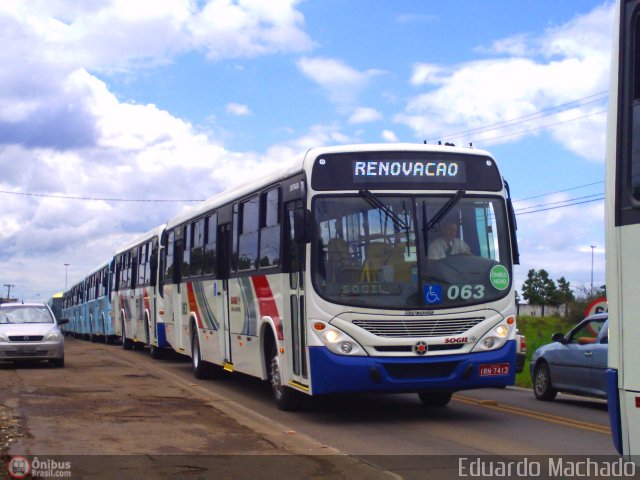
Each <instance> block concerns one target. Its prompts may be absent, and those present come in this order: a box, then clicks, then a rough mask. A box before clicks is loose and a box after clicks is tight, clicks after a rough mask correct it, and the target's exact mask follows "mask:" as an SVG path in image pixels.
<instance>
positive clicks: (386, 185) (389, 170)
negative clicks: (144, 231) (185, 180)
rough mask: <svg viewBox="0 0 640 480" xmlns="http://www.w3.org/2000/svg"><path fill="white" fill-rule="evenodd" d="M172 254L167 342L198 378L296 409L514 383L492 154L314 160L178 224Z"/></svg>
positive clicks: (336, 151)
mask: <svg viewBox="0 0 640 480" xmlns="http://www.w3.org/2000/svg"><path fill="white" fill-rule="evenodd" d="M451 224H453V226H451ZM447 225H448V226H447ZM445 230H449V231H451V230H453V232H452V233H450V234H449V235H451V237H452V238H446V235H447V234H445V233H443V232H444V231H445ZM453 237H455V238H453ZM445 240H451V241H452V243H453V247H444V246H443V245H444V243H443V242H445ZM163 247H164V262H163V263H164V269H163V270H164V272H163V273H164V275H163V287H162V288H163V296H164V302H165V312H164V316H163V323H164V325H165V327H166V335H167V340H168V342H169V343H170V344H171V345H172V346H173V347H174V349H175V350H176V351H178V352H180V353H183V354H186V355H189V356H191V358H192V364H193V370H194V373H195V375H196V376H197V377H199V378H201V377H206V376H219V375H221V374H222V373H223V370H227V371H239V372H243V373H245V374H249V375H253V376H256V377H258V378H261V379H263V380H269V381H270V383H271V386H272V389H273V393H274V398H275V400H276V404H277V405H278V407H279V408H281V409H284V410H290V409H294V408H296V407H297V406H298V404H299V402H300V400H301V399H302V398H303V397H304V395H313V394H326V393H336V392H415V393H418V394H419V396H420V399H421V401H422V402H423V403H424V404H425V405H434V406H441V405H445V404H446V403H447V402H448V401H449V400H450V398H451V395H452V393H453V392H455V391H457V390H464V389H471V388H479V387H499V386H505V385H510V384H513V382H514V375H515V356H516V353H515V352H516V345H515V338H516V324H515V296H514V290H513V276H512V265H513V263H514V261H515V262H516V263H517V257H518V254H517V246H516V236H515V219H514V215H513V209H512V207H511V201H510V199H509V195H508V189H507V187H506V183H505V182H504V181H503V179H502V177H501V176H500V173H499V171H498V167H497V165H496V162H495V160H494V159H493V158H492V157H491V156H490V155H489V153H487V152H485V151H481V150H474V149H464V148H455V147H444V146H430V145H420V144H415V145H414V144H384V145H355V146H341V147H330V148H317V149H312V150H309V151H308V152H307V153H306V154H305V155H304V156H301V157H300V158H299V159H297V160H296V162H295V164H294V165H293V166H292V167H290V168H289V169H287V170H286V171H283V172H279V173H277V174H273V175H271V176H270V177H269V178H265V179H263V180H261V181H259V182H257V183H255V184H252V185H248V186H243V187H241V188H237V189H235V190H231V191H228V192H225V193H222V194H219V195H217V196H215V197H213V198H211V199H209V200H207V201H205V202H203V203H202V204H200V205H198V206H197V207H194V208H192V209H191V210H189V211H187V212H185V213H183V214H180V215H178V216H176V217H175V218H173V219H171V220H170V221H169V222H168V223H167V226H166V231H165V234H164V237H163Z"/></svg>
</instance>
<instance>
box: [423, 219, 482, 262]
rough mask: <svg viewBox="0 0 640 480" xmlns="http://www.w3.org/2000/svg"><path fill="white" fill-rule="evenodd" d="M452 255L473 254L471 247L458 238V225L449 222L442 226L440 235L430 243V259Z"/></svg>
mask: <svg viewBox="0 0 640 480" xmlns="http://www.w3.org/2000/svg"><path fill="white" fill-rule="evenodd" d="M450 255H471V248H470V247H469V245H467V244H466V243H465V241H464V240H462V239H461V238H458V225H457V224H456V223H455V222H447V223H445V224H444V225H442V227H441V228H440V236H439V237H438V238H436V239H435V240H434V241H433V242H431V243H429V255H428V258H429V260H440V259H442V258H446V257H448V256H450Z"/></svg>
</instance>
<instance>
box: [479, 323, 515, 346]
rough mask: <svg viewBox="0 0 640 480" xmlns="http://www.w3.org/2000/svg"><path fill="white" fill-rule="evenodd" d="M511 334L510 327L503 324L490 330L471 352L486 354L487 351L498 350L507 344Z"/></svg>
mask: <svg viewBox="0 0 640 480" xmlns="http://www.w3.org/2000/svg"><path fill="white" fill-rule="evenodd" d="M510 333H511V329H510V328H509V326H507V325H505V324H503V323H501V324H499V325H497V326H495V327H493V328H492V329H491V330H489V331H488V332H487V334H486V335H485V336H484V337H482V339H481V340H480V341H479V342H478V343H477V344H476V346H475V347H473V349H472V350H471V351H472V352H485V351H487V350H497V349H498V348H500V347H502V346H504V344H505V343H507V340H508V339H509V334H510Z"/></svg>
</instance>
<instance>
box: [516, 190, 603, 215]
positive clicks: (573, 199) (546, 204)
mask: <svg viewBox="0 0 640 480" xmlns="http://www.w3.org/2000/svg"><path fill="white" fill-rule="evenodd" d="M593 197H598V198H596V199H594V200H602V199H603V198H604V193H594V194H593V195H585V196H584V197H576V198H570V199H568V200H559V201H557V202H549V203H542V204H540V205H532V206H530V207H522V208H519V209H516V210H515V212H516V213H518V212H521V211H522V210H531V209H532V208H538V207H546V206H548V205H558V204H561V203H567V202H573V201H575V200H584V199H586V198H593ZM572 205H573V204H572ZM523 213H524V212H523ZM518 214H520V213H518Z"/></svg>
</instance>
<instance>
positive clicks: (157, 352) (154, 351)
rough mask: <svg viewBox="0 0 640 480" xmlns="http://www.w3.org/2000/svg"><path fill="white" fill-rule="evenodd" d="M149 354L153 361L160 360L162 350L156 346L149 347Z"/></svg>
mask: <svg viewBox="0 0 640 480" xmlns="http://www.w3.org/2000/svg"><path fill="white" fill-rule="evenodd" d="M149 353H150V354H151V358H153V359H154V360H158V359H160V358H162V349H161V348H160V347H158V346H156V345H149Z"/></svg>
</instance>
